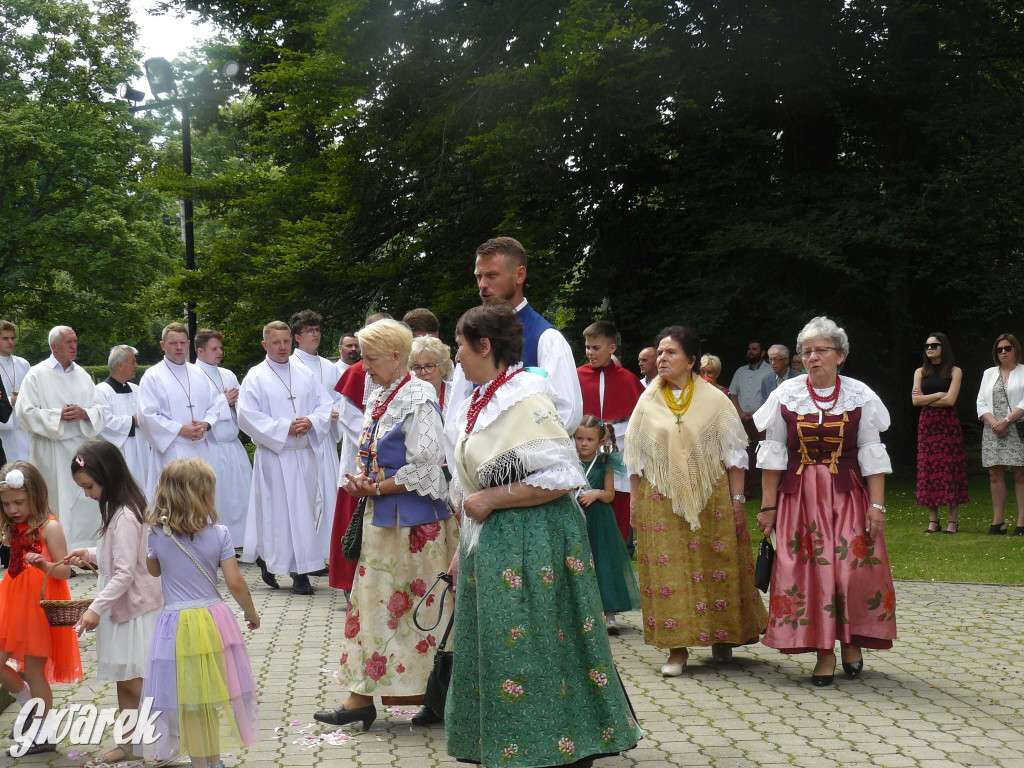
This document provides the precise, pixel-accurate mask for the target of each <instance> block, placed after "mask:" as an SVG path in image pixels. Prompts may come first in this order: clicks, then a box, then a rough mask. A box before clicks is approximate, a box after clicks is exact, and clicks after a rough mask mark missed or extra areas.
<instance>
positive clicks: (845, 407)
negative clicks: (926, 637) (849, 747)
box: [754, 317, 896, 686]
mask: <svg viewBox="0 0 1024 768" xmlns="http://www.w3.org/2000/svg"><path fill="white" fill-rule="evenodd" d="M797 348H798V349H799V351H800V354H801V357H802V359H803V362H804V367H805V368H806V369H807V375H806V376H797V377H795V378H792V379H788V380H786V381H784V382H782V383H781V384H780V385H779V386H778V388H777V389H775V390H774V391H773V392H772V393H771V395H769V397H768V400H767V401H766V402H765V404H764V405H763V406H761V408H759V409H758V411H757V412H756V413H755V414H754V424H755V426H756V427H757V428H758V429H759V430H764V431H765V433H766V434H765V440H764V442H762V443H761V446H760V447H759V448H758V452H757V465H758V466H759V467H761V469H762V470H764V471H763V472H762V483H763V486H764V491H763V494H762V508H761V512H760V514H759V515H758V516H757V522H758V527H759V528H760V529H761V531H762V532H763V533H764V534H765V535H767V534H769V533H770V532H771V531H772V529H775V531H776V536H777V541H778V547H777V548H776V555H775V567H774V569H773V571H772V579H771V602H770V615H769V620H768V631H767V633H766V634H765V637H764V643H765V645H767V646H770V647H772V648H777V649H779V650H780V651H782V652H783V653H811V652H814V653H816V654H817V664H816V665H815V667H814V672H813V673H812V675H811V681H812V682H813V684H814V685H817V686H825V685H831V684H832V682H833V680H834V678H835V667H836V660H835V643H836V640H838V641H839V643H840V647H841V649H842V661H843V670H844V672H845V673H846V676H847V677H850V678H854V677H858V676H859V675H860V673H861V670H862V669H863V668H864V660H863V653H862V651H861V649H862V648H874V649H884V648H891V647H892V641H893V639H894V638H895V637H896V594H895V592H894V591H893V585H892V574H891V573H890V570H889V558H888V555H887V554H886V548H885V539H884V537H883V532H884V530H885V504H884V500H885V474H886V473H888V472H892V466H891V464H890V462H889V456H888V454H887V453H886V451H885V446H884V445H882V443H881V439H880V433H881V432H884V431H885V430H886V429H887V428H888V426H889V413H888V411H886V409H885V406H884V405H883V404H882V401H881V400H879V399H878V395H876V394H875V393H874V392H872V391H871V389H869V388H868V387H867V385H865V384H863V383H861V382H859V381H857V380H855V379H851V378H849V377H846V376H842V377H840V376H839V373H838V371H839V366H840V365H842V364H843V361H845V360H846V356H847V355H848V354H849V351H850V342H849V339H848V338H847V335H846V331H844V330H843V329H842V328H840V327H839V326H838V325H836V324H835V323H834V322H833V321H832V320H829V319H828V318H827V317H816V318H814V319H813V320H811V321H810V322H809V323H808V324H807V325H806V326H804V329H803V330H802V331H800V335H799V336H797Z"/></svg>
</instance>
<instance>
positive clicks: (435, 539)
mask: <svg viewBox="0 0 1024 768" xmlns="http://www.w3.org/2000/svg"><path fill="white" fill-rule="evenodd" d="M458 545H459V533H458V525H457V524H456V522H455V518H454V517H449V518H446V519H445V520H441V521H440V522H434V523H426V524H425V525H414V526H411V527H405V528H403V527H401V526H398V525H396V526H394V527H392V528H381V527H378V526H376V525H374V524H373V505H372V503H371V504H368V505H367V508H366V515H365V517H364V518H363V546H362V552H361V553H360V556H359V566H358V568H357V570H356V577H355V582H354V583H353V584H352V600H351V602H350V604H349V608H348V613H347V614H346V615H345V637H344V641H343V643H342V648H341V666H340V670H339V672H338V682H339V683H340V684H341V687H342V688H345V689H347V690H350V691H352V692H353V693H361V694H365V695H367V696H420V695H422V694H423V691H424V690H426V687H427V677H428V676H429V675H430V670H431V669H432V668H433V665H434V651H435V649H436V648H437V643H438V642H440V639H441V636H442V635H443V634H444V630H445V627H447V626H448V619H449V617H450V615H451V610H452V603H453V601H452V600H450V599H449V600H446V601H445V613H444V616H442V617H441V621H440V623H439V624H438V626H437V629H436V630H434V631H433V632H421V631H420V630H418V629H416V625H415V624H414V623H413V620H412V612H413V608H414V607H415V606H416V603H418V602H419V599H420V598H421V597H423V595H424V594H426V591H427V590H428V589H430V587H431V585H433V583H434V580H435V579H436V578H437V574H439V573H441V572H442V571H447V570H448V566H449V565H450V564H451V559H452V557H453V556H454V555H455V552H456V550H457V549H458ZM441 586H443V585H440V586H439V587H438V589H437V591H436V592H435V593H434V594H435V595H436V596H437V599H440V597H441V591H440V589H441ZM431 602H433V601H431ZM421 614H422V615H421V616H420V623H423V624H425V626H430V625H431V624H433V623H434V621H435V620H436V618H437V604H436V603H433V604H432V605H431V606H430V607H427V606H424V610H423V611H421ZM449 642H450V641H449Z"/></svg>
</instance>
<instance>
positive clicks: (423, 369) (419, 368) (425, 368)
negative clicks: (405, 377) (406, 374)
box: [412, 363, 437, 376]
mask: <svg viewBox="0 0 1024 768" xmlns="http://www.w3.org/2000/svg"><path fill="white" fill-rule="evenodd" d="M436 370H437V363H427V364H426V365H414V366H413V367H412V372H413V373H415V374H416V375H417V376H419V375H420V374H421V373H428V374H429V373H433V372H434V371H436Z"/></svg>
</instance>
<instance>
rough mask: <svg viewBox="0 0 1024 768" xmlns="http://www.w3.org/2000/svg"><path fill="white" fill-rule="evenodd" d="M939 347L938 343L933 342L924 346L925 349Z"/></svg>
mask: <svg viewBox="0 0 1024 768" xmlns="http://www.w3.org/2000/svg"><path fill="white" fill-rule="evenodd" d="M941 346H942V345H941V344H940V343H939V342H937V341H933V342H929V343H927V344H925V345H924V348H925V349H938V348H939V347H941Z"/></svg>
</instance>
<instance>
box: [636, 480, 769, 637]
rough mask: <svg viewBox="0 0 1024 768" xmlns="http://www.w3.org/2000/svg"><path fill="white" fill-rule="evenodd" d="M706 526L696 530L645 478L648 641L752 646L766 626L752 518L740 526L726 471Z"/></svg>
mask: <svg viewBox="0 0 1024 768" xmlns="http://www.w3.org/2000/svg"><path fill="white" fill-rule="evenodd" d="M723 470H724V468H723ZM700 525H701V527H700V529H699V530H696V531H694V530H691V529H690V524H689V523H688V522H686V520H685V519H684V518H682V517H680V516H679V515H677V514H675V513H674V512H673V511H672V502H671V500H670V499H669V498H668V497H667V496H663V495H662V494H660V493H658V492H657V491H656V490H655V488H654V486H652V485H651V484H650V482H648V481H647V480H646V479H645V478H641V481H640V489H639V498H638V499H637V504H636V553H637V561H638V569H637V570H638V576H639V578H640V599H641V607H642V610H643V622H644V642H646V643H647V644H648V645H654V646H657V647H659V648H684V647H687V646H696V645H711V644H712V643H729V644H731V645H745V644H748V643H755V642H757V640H758V637H759V636H760V635H761V633H762V632H764V630H765V626H766V625H767V623H768V613H767V611H766V610H765V607H764V603H763V602H762V601H761V595H760V593H759V592H758V591H757V588H756V587H755V586H754V561H753V556H752V555H751V551H750V533H749V532H748V531H747V527H746V524H744V525H743V528H742V529H741V530H740V531H739V532H737V530H736V523H735V518H734V516H733V511H732V498H731V495H730V493H729V483H728V482H727V478H726V476H725V474H724V471H723V477H722V480H721V481H720V482H719V484H718V486H717V487H716V488H715V490H714V491H713V492H712V494H711V497H710V498H709V499H708V503H707V504H706V505H705V507H704V510H703V511H702V512H701V513H700Z"/></svg>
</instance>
